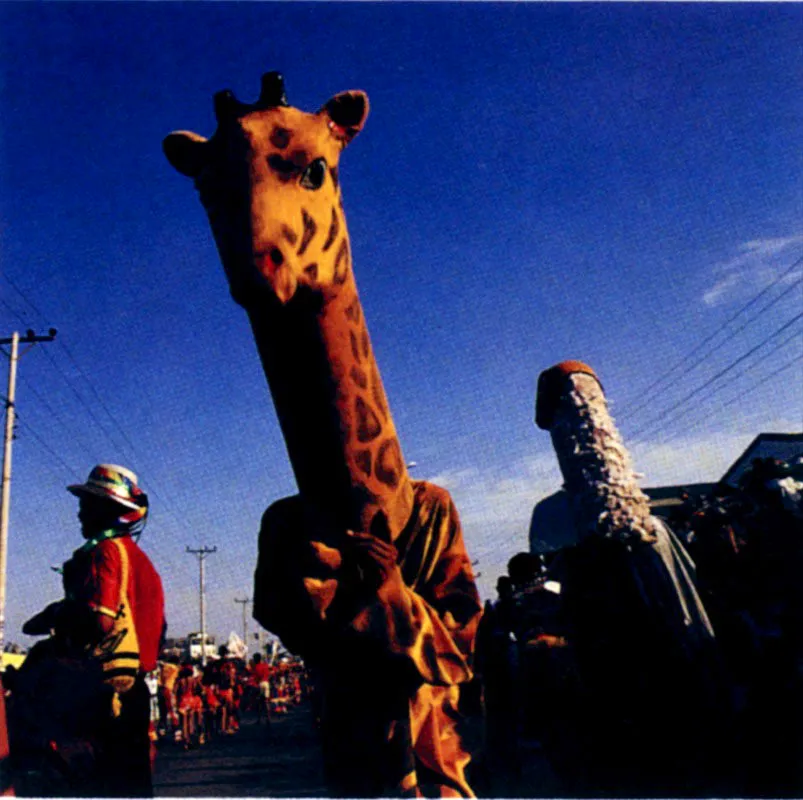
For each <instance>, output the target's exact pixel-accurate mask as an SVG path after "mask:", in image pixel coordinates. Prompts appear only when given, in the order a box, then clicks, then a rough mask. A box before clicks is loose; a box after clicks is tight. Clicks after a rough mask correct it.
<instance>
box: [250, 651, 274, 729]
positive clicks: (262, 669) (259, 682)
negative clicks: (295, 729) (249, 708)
mask: <svg viewBox="0 0 803 800" xmlns="http://www.w3.org/2000/svg"><path fill="white" fill-rule="evenodd" d="M270 674H271V668H270V665H268V664H266V663H265V662H264V661H263V660H262V654H261V653H254V658H253V663H252V665H251V677H252V678H253V681H254V684H255V685H256V687H257V689H258V691H259V699H258V700H257V724H259V722H260V721H261V720H262V716H263V715H264V716H265V722H266V723H267V724H268V725H270Z"/></svg>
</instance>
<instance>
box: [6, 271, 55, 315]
mask: <svg viewBox="0 0 803 800" xmlns="http://www.w3.org/2000/svg"><path fill="white" fill-rule="evenodd" d="M1 274H2V275H3V277H4V278H5V279H6V280H7V281H8V282H9V284H10V285H11V288H12V289H13V290H14V291H15V292H16V293H17V294H18V295H19V296H20V297H21V298H22V299H23V300H24V301H25V302H26V303H27V304H28V306H29V307H30V308H31V309H33V311H34V313H35V314H38V315H39V319H40V320H44V319H45V315H44V314H43V313H42V312H41V311H40V310H39V308H37V306H36V305H35V304H34V302H33V300H31V299H30V297H28V295H27V294H25V292H23V291H22V289H20V287H19V286H17V284H16V283H15V282H14V281H12V280H11V278H9V276H8V273H7V272H3V273H1Z"/></svg>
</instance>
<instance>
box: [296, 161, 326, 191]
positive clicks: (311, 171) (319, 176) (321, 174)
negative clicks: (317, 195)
mask: <svg viewBox="0 0 803 800" xmlns="http://www.w3.org/2000/svg"><path fill="white" fill-rule="evenodd" d="M325 180H326V159H323V158H316V159H315V161H313V162H312V163H311V164H310V165H309V166H308V167H307V168H306V169H305V170H304V172H302V173H301V185H302V186H303V187H304V188H305V189H313V190H314V189H320V188H321V186H323V182H324V181H325Z"/></svg>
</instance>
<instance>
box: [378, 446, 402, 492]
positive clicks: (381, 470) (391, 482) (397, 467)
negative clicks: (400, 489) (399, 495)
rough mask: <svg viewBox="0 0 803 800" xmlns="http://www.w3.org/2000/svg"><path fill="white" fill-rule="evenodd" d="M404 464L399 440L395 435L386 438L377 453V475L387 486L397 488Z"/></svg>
mask: <svg viewBox="0 0 803 800" xmlns="http://www.w3.org/2000/svg"><path fill="white" fill-rule="evenodd" d="M403 466H404V465H403V464H402V456H401V448H400V447H399V442H398V440H397V439H396V438H395V437H394V438H392V439H386V440H385V441H384V442H382V444H381V445H380V446H379V452H378V453H377V455H376V464H375V466H374V472H375V473H376V477H377V478H378V479H379V480H380V481H381V482H382V483H384V484H385V485H386V486H390V488H391V489H395V488H396V487H397V486H398V485H399V480H400V478H401V474H402V467H403Z"/></svg>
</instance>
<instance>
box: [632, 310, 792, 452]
mask: <svg viewBox="0 0 803 800" xmlns="http://www.w3.org/2000/svg"><path fill="white" fill-rule="evenodd" d="M801 318H803V312H800V313H799V314H797V315H796V316H794V317H792V319H790V320H788V321H787V322H785V323H784V324H783V325H782V326H781V327H780V328H778V329H777V330H776V331H774V332H773V333H771V334H770V335H769V336H768V337H766V338H765V339H763V340H762V341H761V342H759V343H758V344H757V345H755V346H754V347H751V348H750V350H748V351H747V352H746V353H743V354H742V355H741V356H739V357H738V358H737V359H736V360H735V361H732V362H731V363H730V364H728V366H726V367H725V368H724V369H722V370H720V371H719V372H717V373H716V374H715V375H714V376H712V377H711V378H709V379H708V380H707V381H705V382H704V383H702V384H700V386H698V387H697V388H695V389H693V390H692V391H691V392H689V394H687V395H686V396H685V397H684V398H682V399H681V400H679V401H678V402H677V403H675V404H674V405H672V406H670V407H669V408H666V409H664V410H663V411H662V412H661V413H660V414H659V415H658V416H656V417H655V418H653V419H652V420H650V421H649V422H648V423H646V424H645V425H642V426H641V427H640V428H638V429H637V430H636V431H634V432H633V433H632V434H631V438H635V437H636V436H641V435H642V434H644V433H645V432H647V431H650V432H651V433H652V432H654V431H652V430H651V429H652V426H653V425H654V424H655V423H656V422H665V421H666V416H667V414H671V413H672V412H673V411H676V410H677V409H678V408H680V407H681V406H682V405H684V404H685V403H688V402H689V400H691V399H692V398H693V397H696V396H697V395H698V394H699V393H700V392H701V391H703V390H704V389H707V388H708V387H709V386H711V384H713V383H715V382H716V381H718V380H719V379H720V378H721V377H722V376H724V375H726V374H727V373H729V372H730V371H731V370H732V369H733V368H734V367H736V366H738V365H739V364H741V363H742V362H743V361H744V360H745V359H747V358H749V357H750V356H751V355H753V353H755V352H757V351H758V350H760V349H761V348H762V347H764V345H765V344H767V343H768V342H770V341H772V340H773V339H774V338H775V337H776V336H779V335H780V334H782V333H783V332H784V331H785V330H787V329H788V328H789V327H791V326H792V325H793V324H794V323H795V322H797V321H798V320H799V319H801ZM660 428H661V426H659V428H658V429H656V430H660Z"/></svg>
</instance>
